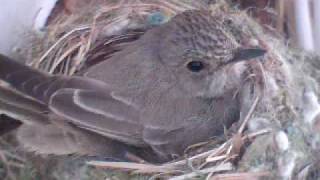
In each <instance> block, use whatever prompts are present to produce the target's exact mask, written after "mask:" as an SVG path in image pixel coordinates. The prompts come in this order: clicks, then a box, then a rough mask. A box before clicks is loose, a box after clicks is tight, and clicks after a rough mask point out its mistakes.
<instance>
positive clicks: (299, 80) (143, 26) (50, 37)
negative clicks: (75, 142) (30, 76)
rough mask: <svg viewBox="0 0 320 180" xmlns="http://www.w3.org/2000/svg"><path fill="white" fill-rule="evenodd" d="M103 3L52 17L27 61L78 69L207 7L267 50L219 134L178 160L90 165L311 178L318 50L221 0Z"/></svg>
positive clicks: (166, 173) (163, 173)
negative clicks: (249, 89) (295, 46)
mask: <svg viewBox="0 0 320 180" xmlns="http://www.w3.org/2000/svg"><path fill="white" fill-rule="evenodd" d="M106 4H108V5H103V6H101V5H100V6H99V8H98V6H97V5H96V4H92V8H87V7H86V9H80V10H79V11H76V12H75V13H71V14H70V12H69V14H68V13H66V12H60V13H58V14H56V15H55V16H54V17H51V20H50V23H49V24H48V27H47V29H46V33H45V35H43V37H41V38H39V37H37V38H35V39H34V42H33V44H34V48H33V49H32V51H31V53H29V54H30V58H29V59H30V60H29V61H28V62H27V63H28V64H29V65H31V66H33V67H35V68H38V69H42V70H44V71H47V72H49V73H59V74H65V75H72V74H74V73H76V72H77V73H81V71H83V70H85V69H86V68H87V67H88V66H91V65H92V64H95V63H98V62H99V61H100V60H103V59H105V58H107V57H109V56H111V55H112V54H113V53H115V52H117V51H119V50H120V49H122V48H123V47H125V46H126V45H127V44H128V43H130V42H132V41H135V40H137V39H138V38H139V37H140V36H141V35H142V34H143V33H144V32H145V31H146V30H148V29H149V28H152V27H153V26H158V25H161V24H162V23H165V22H166V21H168V20H169V19H170V18H171V17H172V16H174V15H175V14H177V13H179V12H182V11H185V10H188V9H202V8H208V7H209V9H210V10H211V11H212V13H222V14H228V17H230V21H228V22H229V27H230V33H232V35H233V36H234V37H235V38H236V41H237V42H239V43H240V44H256V45H259V46H262V47H263V48H265V49H266V50H268V54H267V55H266V56H265V57H264V61H263V62H250V63H249V68H250V69H251V71H250V75H249V76H248V77H247V78H248V79H251V80H252V81H254V82H255V93H253V95H252V96H246V97H244V99H245V105H246V106H247V110H246V111H245V112H242V114H241V116H242V118H241V120H240V121H239V122H238V123H237V124H234V125H233V126H232V127H231V128H230V129H229V130H226V131H225V135H224V136H223V137H220V138H216V139H212V140H211V141H209V142H204V143H200V144H196V145H193V146H191V147H189V148H188V149H187V150H186V156H185V157H184V158H183V159H179V160H176V161H174V162H169V163H166V164H161V165H155V164H149V163H146V162H141V161H139V160H137V162H135V163H133V162H103V161H90V162H88V164H90V165H92V166H96V167H99V168H107V169H120V170H125V171H130V172H131V173H138V174H146V175H149V176H150V175H151V176H152V177H153V178H157V177H165V178H169V177H170V178H172V179H175V180H178V179H191V178H195V177H206V178H207V179H259V178H260V177H266V178H268V179H269V178H270V179H274V178H284V179H285V178H291V177H298V178H302V179H303V178H307V177H310V174H312V172H313V171H312V168H313V166H315V165H314V164H315V163H313V161H312V160H313V158H312V157H313V153H314V152H315V151H316V150H317V147H318V143H319V142H318V141H319V137H318V135H317V128H319V127H316V126H317V121H316V120H314V119H315V115H314V114H317V113H318V112H317V106H318V104H317V99H316V100H315V98H316V95H317V94H318V84H317V83H316V81H317V79H318V78H319V77H320V76H319V74H320V73H319V72H318V70H317V68H316V67H318V66H319V63H318V62H319V61H317V59H318V58H317V57H316V56H312V55H307V54H304V53H301V52H299V51H298V50H292V49H291V50H289V49H288V47H285V46H284V43H283V41H282V40H281V36H280V38H279V36H278V35H276V34H275V33H274V32H272V31H270V29H269V30H266V29H263V28H262V27H261V26H260V25H258V24H257V23H256V22H255V21H254V20H253V19H252V18H250V17H248V16H247V15H246V13H245V12H242V11H238V10H236V9H234V8H231V7H230V6H229V4H227V3H225V2H224V1H218V2H216V3H214V4H211V5H210V6H207V5H206V3H204V2H202V1H187V0H186V1H178V0H176V1H175V0H171V1H152V0H149V1H130V3H129V2H127V1H121V2H118V3H106ZM101 49H104V50H103V51H101ZM318 76H319V77H318ZM313 126H314V127H316V128H314V127H313Z"/></svg>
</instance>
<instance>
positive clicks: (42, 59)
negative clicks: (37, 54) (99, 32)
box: [31, 26, 90, 68]
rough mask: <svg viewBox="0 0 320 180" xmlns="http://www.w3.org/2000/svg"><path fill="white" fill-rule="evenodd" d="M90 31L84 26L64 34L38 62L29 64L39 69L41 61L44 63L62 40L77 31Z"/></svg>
mask: <svg viewBox="0 0 320 180" xmlns="http://www.w3.org/2000/svg"><path fill="white" fill-rule="evenodd" d="M88 29H90V27H88V26H85V27H79V28H75V29H73V30H71V31H69V32H68V33H66V34H65V35H64V36H62V37H61V38H60V39H59V40H58V41H57V42H55V43H54V44H53V45H52V46H51V47H50V48H49V49H48V50H47V51H46V52H45V53H44V54H43V55H42V56H41V58H40V59H39V60H38V61H33V62H31V65H32V66H34V67H36V68H37V67H39V65H40V63H41V62H42V61H44V60H45V59H46V57H47V56H48V55H49V54H50V52H51V51H52V50H53V49H54V48H56V47H57V46H58V45H59V44H60V43H61V42H62V41H63V40H65V39H66V38H67V37H69V36H70V35H71V34H73V33H75V32H77V31H84V30H88Z"/></svg>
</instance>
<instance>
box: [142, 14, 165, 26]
mask: <svg viewBox="0 0 320 180" xmlns="http://www.w3.org/2000/svg"><path fill="white" fill-rule="evenodd" d="M167 19H168V18H167V17H166V15H165V14H163V13H162V12H159V11H158V12H154V13H151V14H150V15H149V16H148V18H147V22H148V24H149V25H153V26H158V25H161V24H163V23H165V22H166V21H167Z"/></svg>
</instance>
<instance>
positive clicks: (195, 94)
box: [0, 10, 265, 161]
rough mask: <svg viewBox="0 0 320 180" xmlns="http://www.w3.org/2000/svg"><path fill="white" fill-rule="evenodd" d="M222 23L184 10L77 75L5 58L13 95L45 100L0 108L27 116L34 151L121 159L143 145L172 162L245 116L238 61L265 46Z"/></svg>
mask: <svg viewBox="0 0 320 180" xmlns="http://www.w3.org/2000/svg"><path fill="white" fill-rule="evenodd" d="M222 23H223V17H221V16H214V15H211V14H210V12H207V11H195V10H193V11H186V12H183V13H181V14H179V15H177V16H175V17H173V18H172V19H171V20H170V21H169V22H167V23H166V24H164V25H161V26H159V27H155V28H153V29H151V30H148V31H147V32H146V33H145V34H144V35H143V36H142V37H141V38H140V39H139V40H136V41H134V42H132V43H131V44H130V45H128V46H126V47H125V48H124V49H123V50H121V51H119V52H117V53H115V54H114V55H113V56H112V57H110V58H108V59H106V60H104V61H102V62H99V63H98V64H96V65H93V66H92V67H90V68H88V69H86V71H85V72H84V73H82V74H81V75H78V76H77V75H75V76H63V75H50V74H47V73H44V72H40V71H38V70H35V69H31V68H29V67H27V66H24V65H21V64H19V63H17V62H15V61H13V60H11V59H8V58H7V57H5V56H0V79H2V80H3V81H5V82H7V83H9V84H10V85H11V87H13V88H14V89H15V90H17V91H18V92H19V93H18V92H12V95H11V97H20V96H21V94H22V95H25V96H24V97H23V98H20V99H23V100H24V101H27V100H30V101H33V102H37V103H39V104H40V105H39V107H35V109H32V108H31V107H25V106H19V102H18V100H15V99H17V98H12V99H13V100H12V99H11V100H8V98H7V100H3V99H2V98H0V113H1V112H2V113H3V114H7V115H8V116H15V118H17V119H19V120H21V121H22V122H24V124H23V125H22V127H21V128H20V129H19V131H18V136H19V139H20V142H21V143H22V144H24V145H25V146H26V147H28V148H29V149H31V150H34V151H38V152H43V153H55V154H68V153H81V154H91V155H92V154H94V155H99V154H107V155H108V154H109V155H110V156H116V157H121V156H122V154H119V152H126V151H131V149H130V148H140V149H151V150H152V152H154V153H155V154H156V156H157V157H158V159H159V160H160V161H167V160H170V159H172V157H173V156H174V155H182V153H183V151H184V149H185V148H187V147H188V146H190V145H192V144H195V143H198V142H203V141H206V140H208V139H209V138H211V137H213V136H217V135H220V134H222V133H223V129H224V127H229V126H230V125H231V124H232V123H233V122H235V121H236V120H238V118H239V111H240V107H239V99H238V98H237V97H234V94H235V91H236V90H237V89H238V88H239V87H240V84H241V83H243V79H242V78H243V73H244V71H245V68H243V67H244V66H243V64H242V65H241V63H238V62H240V61H244V60H249V59H254V58H256V57H259V56H262V55H263V54H264V53H265V51H264V50H262V49H259V48H253V49H250V48H249V49H245V48H242V47H240V45H239V44H238V43H237V42H236V41H235V40H233V38H232V35H230V34H228V33H227V32H226V31H224V29H223V25H222ZM0 93H1V90H0ZM26 99H27V100H26ZM42 106H44V107H45V109H46V113H44V111H39V109H41V108H43V107H42ZM15 107H17V109H18V110H14V109H15ZM37 108H38V109H37ZM36 109H37V110H36ZM27 112H30V113H29V114H28V113H27ZM132 151H134V150H132Z"/></svg>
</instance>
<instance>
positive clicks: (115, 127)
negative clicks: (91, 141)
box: [49, 89, 144, 146]
mask: <svg viewBox="0 0 320 180" xmlns="http://www.w3.org/2000/svg"><path fill="white" fill-rule="evenodd" d="M49 106H50V109H51V110H52V111H53V112H55V113H56V114H58V115H59V116H62V117H65V118H66V119H69V120H70V121H71V122H72V123H74V124H76V125H77V126H79V127H81V128H84V129H87V130H89V131H92V132H96V133H99V134H101V135H103V136H106V137H109V138H112V139H115V140H119V141H121V142H125V143H129V144H133V145H138V146H141V145H143V144H144V142H143V141H142V137H141V136H142V135H141V134H142V126H141V124H140V122H139V112H138V111H137V110H136V109H134V108H133V107H132V106H128V105H127V104H124V103H122V102H121V101H118V100H116V99H114V98H112V96H110V94H108V93H103V92H99V91H94V90H80V89H62V90H59V91H58V92H56V93H55V94H54V95H53V96H52V98H51V100H50V103H49Z"/></svg>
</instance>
